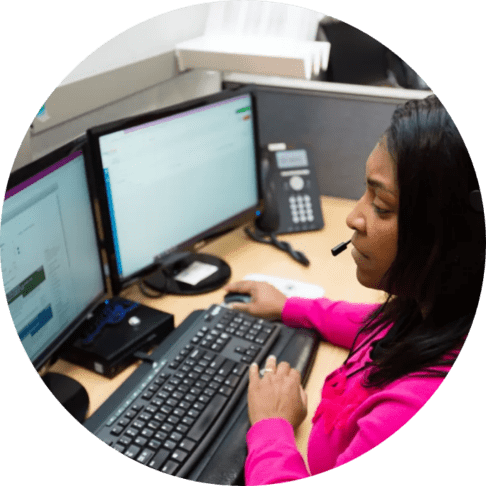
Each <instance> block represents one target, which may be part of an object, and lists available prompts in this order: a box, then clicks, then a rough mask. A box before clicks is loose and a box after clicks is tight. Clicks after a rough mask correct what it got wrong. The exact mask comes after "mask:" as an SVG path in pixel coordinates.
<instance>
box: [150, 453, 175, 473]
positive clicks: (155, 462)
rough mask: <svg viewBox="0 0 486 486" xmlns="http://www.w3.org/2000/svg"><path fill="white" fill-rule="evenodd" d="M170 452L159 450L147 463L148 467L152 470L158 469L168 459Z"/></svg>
mask: <svg viewBox="0 0 486 486" xmlns="http://www.w3.org/2000/svg"><path fill="white" fill-rule="evenodd" d="M169 456H170V452H169V451H168V450H166V449H161V450H160V451H158V452H157V454H155V456H154V458H153V459H152V460H151V461H150V462H149V463H148V466H149V467H151V468H153V469H160V468H161V466H162V465H163V464H164V462H165V461H166V460H167V459H168V458H169Z"/></svg>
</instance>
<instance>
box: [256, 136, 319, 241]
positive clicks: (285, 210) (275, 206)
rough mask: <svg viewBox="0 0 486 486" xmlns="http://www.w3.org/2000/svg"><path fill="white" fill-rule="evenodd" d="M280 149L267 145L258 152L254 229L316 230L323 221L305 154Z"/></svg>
mask: <svg viewBox="0 0 486 486" xmlns="http://www.w3.org/2000/svg"><path fill="white" fill-rule="evenodd" d="M280 146H285V144H269V145H268V146H267V147H266V148H265V149H264V150H262V153H261V160H260V166H261V168H260V174H261V181H262V182H261V183H262V191H263V214H262V215H261V216H260V217H259V218H258V219H257V221H256V226H257V228H259V229H260V230H262V231H264V232H266V233H273V234H283V233H297V232H301V231H313V230H320V229H322V228H323V227H324V219H323V217H322V211H321V203H320V196H319V188H318V186H317V179H316V174H315V171H314V167H313V165H312V163H311V162H310V160H309V158H308V154H307V151H306V150H305V149H293V150H281V149H280V148H279V147H280ZM273 147H277V150H274V149H273Z"/></svg>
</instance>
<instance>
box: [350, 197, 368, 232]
mask: <svg viewBox="0 0 486 486" xmlns="http://www.w3.org/2000/svg"><path fill="white" fill-rule="evenodd" d="M359 205H360V201H358V203H357V204H356V206H355V207H354V208H353V210H352V211H351V212H350V213H349V214H348V217H347V218H346V224H347V226H348V228H350V229H352V230H356V231H360V232H364V231H365V228H366V223H365V219H364V216H363V215H362V213H361V212H360V209H359Z"/></svg>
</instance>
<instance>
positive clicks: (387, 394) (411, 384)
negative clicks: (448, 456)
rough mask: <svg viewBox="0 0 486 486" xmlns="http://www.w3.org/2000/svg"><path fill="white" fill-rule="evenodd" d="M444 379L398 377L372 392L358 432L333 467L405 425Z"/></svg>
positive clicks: (379, 441) (357, 428)
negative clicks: (393, 383) (383, 387)
mask: <svg viewBox="0 0 486 486" xmlns="http://www.w3.org/2000/svg"><path fill="white" fill-rule="evenodd" d="M441 382H442V378H426V379H424V378H419V379H414V378H411V379H404V380H403V382H401V380H399V381H398V382H397V383H396V384H395V385H391V386H390V387H387V388H386V389H384V390H383V391H381V392H378V393H377V394H375V395H373V396H372V397H371V399H370V400H369V401H368V403H367V406H366V408H367V410H369V412H368V413H364V414H363V416H362V417H361V418H360V419H358V420H357V422H356V433H355V435H354V436H353V438H352V440H351V441H350V443H349V445H348V446H347V447H346V449H345V450H344V451H343V452H342V453H341V454H339V456H337V458H336V463H335V465H334V467H337V466H340V465H342V464H344V463H346V462H349V461H351V460H353V459H355V458H356V457H358V456H360V455H362V454H364V453H365V452H368V451H369V450H370V449H372V448H373V447H376V446H377V445H379V444H381V443H382V442H383V441H384V440H386V439H387V438H388V437H390V436H391V435H393V434H394V433H395V432H397V431H398V430H399V429H400V428H401V427H402V426H403V425H405V424H406V423H407V422H408V421H409V420H410V419H411V418H412V417H413V416H414V415H415V414H416V413H417V412H418V411H419V410H420V408H421V407H422V406H423V405H424V404H425V403H426V402H427V400H428V399H429V398H430V397H431V396H432V395H433V393H434V392H435V391H436V390H437V387H438V386H439V384H440V383H441Z"/></svg>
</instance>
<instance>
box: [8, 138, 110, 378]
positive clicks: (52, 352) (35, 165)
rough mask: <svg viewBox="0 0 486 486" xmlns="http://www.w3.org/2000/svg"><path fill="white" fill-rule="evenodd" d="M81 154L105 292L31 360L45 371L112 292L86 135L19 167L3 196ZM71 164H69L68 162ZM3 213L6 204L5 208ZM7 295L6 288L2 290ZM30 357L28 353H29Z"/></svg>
mask: <svg viewBox="0 0 486 486" xmlns="http://www.w3.org/2000/svg"><path fill="white" fill-rule="evenodd" d="M76 152H81V153H82V155H83V159H84V169H85V173H86V181H87V186H88V194H89V199H90V208H91V214H92V216H93V222H94V224H95V228H94V229H95V235H96V246H97V250H98V251H97V253H98V262H99V268H100V274H101V276H102V282H103V289H102V291H101V292H100V293H98V294H97V295H96V296H95V297H94V298H93V299H92V301H91V302H90V303H89V304H88V305H87V306H86V307H85V308H84V309H83V310H82V311H81V312H80V313H79V315H78V316H77V317H76V318H75V319H74V320H73V321H72V322H71V324H69V325H68V326H67V327H66V328H65V329H64V330H63V331H62V332H61V333H60V334H59V335H58V336H57V337H56V338H55V339H54V340H53V341H52V342H51V343H50V344H49V345H48V346H47V347H46V348H45V349H44V350H43V351H42V352H41V353H40V354H39V355H38V356H37V357H36V358H34V359H31V363H32V365H33V366H34V368H35V369H36V370H37V371H39V372H43V371H44V370H45V369H47V368H48V367H49V366H51V365H52V364H53V363H54V362H55V361H56V360H57V359H58V357H59V351H60V349H61V347H62V346H63V345H64V344H65V343H66V342H67V341H68V340H69V339H70V338H71V337H72V336H73V335H74V334H75V333H76V332H77V331H78V330H79V329H80V328H81V327H82V325H83V324H84V323H85V321H86V319H87V318H88V317H89V316H90V315H91V314H92V313H93V311H94V310H95V309H96V307H98V306H99V305H100V304H101V303H102V302H103V301H105V300H106V299H107V298H108V297H109V295H110V294H109V291H108V286H107V280H106V275H105V272H104V268H103V258H102V244H101V239H100V234H99V224H98V220H97V217H96V211H95V201H94V192H93V187H92V185H91V183H90V177H89V165H90V163H89V151H88V149H87V139H86V136H85V135H83V136H81V137H79V138H76V139H75V140H72V141H70V142H68V143H66V144H64V145H62V146H61V147H59V148H56V149H54V150H53V151H52V152H49V153H48V154H45V155H43V156H41V157H39V158H38V159H36V160H34V161H32V162H30V163H29V164H27V165H25V166H23V167H20V168H19V169H17V170H15V171H13V172H12V173H11V174H10V176H9V179H8V181H7V187H6V191H5V194H4V200H5V196H6V193H7V192H8V191H10V190H12V189H15V187H17V186H19V185H22V184H24V183H25V182H27V181H28V180H29V179H31V178H32V177H36V176H37V175H38V174H40V173H41V172H43V171H45V170H47V169H49V168H50V167H51V166H53V165H55V164H57V163H59V161H61V160H63V159H65V158H67V157H69V156H70V155H73V154H75V153H76ZM68 163H69V162H68ZM2 210H3V205H2ZM3 290H4V292H5V288H3ZM26 354H27V352H26Z"/></svg>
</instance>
